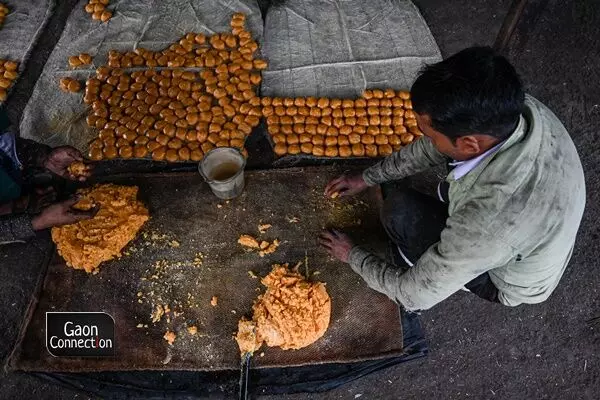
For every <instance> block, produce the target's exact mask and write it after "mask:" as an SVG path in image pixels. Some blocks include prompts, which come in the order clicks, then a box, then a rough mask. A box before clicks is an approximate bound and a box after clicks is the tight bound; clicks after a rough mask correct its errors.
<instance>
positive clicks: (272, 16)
mask: <svg viewBox="0 0 600 400" xmlns="http://www.w3.org/2000/svg"><path fill="white" fill-rule="evenodd" d="M264 30H265V33H264V35H265V42H264V46H263V54H264V55H265V58H266V59H267V60H269V68H268V69H267V70H266V71H264V72H263V82H262V86H261V90H262V94H263V95H265V96H284V97H294V96H328V97H348V98H353V97H357V96H360V94H361V92H362V91H363V90H364V89H366V88H393V89H407V88H410V86H411V85H412V83H413V81H414V79H415V78H416V75H417V73H418V72H419V70H420V69H421V68H422V67H423V66H424V65H425V64H429V63H434V62H438V61H440V60H441V55H440V51H439V49H438V47H437V44H436V42H435V40H434V38H433V35H432V34H431V32H430V31H429V28H428V26H427V24H426V23H425V20H424V19H423V17H422V16H421V14H420V13H419V10H418V9H417V8H416V7H415V5H414V4H413V3H412V2H411V1H409V0H371V1H363V0H344V1H341V0H301V1H286V2H281V3H280V4H279V5H274V6H273V7H271V8H270V9H269V11H268V12H267V15H266V19H265V28H264Z"/></svg>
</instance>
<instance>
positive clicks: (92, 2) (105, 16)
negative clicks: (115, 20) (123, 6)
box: [85, 0, 113, 22]
mask: <svg viewBox="0 0 600 400" xmlns="http://www.w3.org/2000/svg"><path fill="white" fill-rule="evenodd" d="M109 3H110V0H89V1H88V3H87V4H86V5H85V12H86V13H88V14H90V15H91V16H92V19H94V20H96V21H102V22H108V20H109V19H111V18H112V16H113V13H112V11H110V10H107V9H106V7H107V6H108V4H109Z"/></svg>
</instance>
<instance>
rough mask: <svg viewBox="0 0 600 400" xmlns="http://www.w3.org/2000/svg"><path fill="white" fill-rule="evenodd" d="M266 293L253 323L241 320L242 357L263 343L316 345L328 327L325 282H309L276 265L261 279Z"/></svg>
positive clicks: (290, 346)
mask: <svg viewBox="0 0 600 400" xmlns="http://www.w3.org/2000/svg"><path fill="white" fill-rule="evenodd" d="M262 284H263V285H264V286H266V288H267V290H266V292H265V293H264V294H263V295H261V296H259V297H258V299H257V300H256V302H255V303H254V306H253V308H252V310H253V312H254V315H253V317H252V321H248V320H246V319H241V320H240V321H239V323H238V333H237V335H236V340H237V342H238V345H239V347H240V351H241V353H242V354H244V353H248V352H250V353H252V352H254V351H256V350H258V349H259V348H260V346H261V345H262V343H263V341H264V342H265V343H266V344H267V346H269V347H274V346H279V347H281V348H282V349H283V350H288V349H300V348H302V347H306V346H308V345H310V344H312V343H314V342H315V341H316V340H317V339H319V338H320V337H321V336H323V334H324V333H325V331H326V330H327V327H328V326H329V318H330V316H331V299H330V298H329V295H328V294H327V291H326V290H325V284H324V283H322V282H309V281H307V280H305V279H304V277H303V276H302V275H300V274H299V273H298V272H296V271H292V270H290V269H288V265H287V264H283V265H278V264H276V265H274V266H273V270H272V271H271V273H270V274H269V275H267V276H266V277H264V278H263V279H262Z"/></svg>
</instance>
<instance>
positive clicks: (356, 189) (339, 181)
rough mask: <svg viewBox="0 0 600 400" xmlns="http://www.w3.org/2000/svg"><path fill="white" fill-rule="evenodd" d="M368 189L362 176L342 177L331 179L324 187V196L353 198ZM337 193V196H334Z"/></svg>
mask: <svg viewBox="0 0 600 400" xmlns="http://www.w3.org/2000/svg"><path fill="white" fill-rule="evenodd" d="M367 187H368V185H367V183H366V182H365V180H364V179H363V177H362V174H354V175H346V174H344V175H342V176H339V177H337V178H335V179H332V180H331V181H330V182H329V183H328V184H327V186H326V187H325V196H327V197H337V196H353V195H355V194H358V193H360V192H362V191H363V190H365V189H366V188H367ZM336 193H337V194H336Z"/></svg>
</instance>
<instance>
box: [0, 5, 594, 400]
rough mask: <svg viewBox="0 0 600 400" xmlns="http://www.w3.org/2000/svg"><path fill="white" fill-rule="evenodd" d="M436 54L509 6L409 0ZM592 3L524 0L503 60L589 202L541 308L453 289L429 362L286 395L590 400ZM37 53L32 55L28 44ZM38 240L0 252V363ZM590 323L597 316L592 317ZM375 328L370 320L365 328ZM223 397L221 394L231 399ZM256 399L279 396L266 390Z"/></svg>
mask: <svg viewBox="0 0 600 400" xmlns="http://www.w3.org/2000/svg"><path fill="white" fill-rule="evenodd" d="M414 1H415V3H416V4H417V5H418V6H419V8H420V9H421V11H422V13H423V15H424V17H425V19H426V20H427V22H428V23H429V25H430V27H431V30H432V32H433V34H434V36H435V38H436V40H437V41H438V44H439V46H440V48H441V50H442V54H443V55H449V54H452V53H453V52H455V51H457V50H460V49H461V48H463V47H467V46H470V45H473V44H492V43H493V40H494V38H495V36H496V33H497V31H498V29H499V27H500V25H501V23H502V19H503V18H504V15H505V12H506V10H507V8H508V6H509V4H510V3H511V2H510V1H508V0H502V1H492V0H480V1H477V2H472V1H466V0H460V1H453V2H451V3H450V2H446V1H441V0H414ZM58 3H60V5H59V6H58V10H57V13H56V15H55V16H54V17H53V21H51V23H50V24H49V29H48V32H47V33H46V34H45V35H44V36H43V37H42V40H41V41H40V43H39V45H38V49H36V52H35V54H34V57H33V58H32V59H31V60H30V62H29V64H28V67H27V72H26V79H21V82H20V83H19V85H18V87H17V91H16V93H15V94H14V95H13V98H12V99H11V101H10V103H9V111H10V114H11V118H12V119H13V120H17V119H18V117H19V115H20V112H21V111H22V107H23V105H24V99H26V98H27V93H29V92H30V91H31V89H32V87H33V84H34V79H35V77H36V76H37V74H39V72H40V71H41V68H42V67H43V64H44V62H45V59H46V57H47V55H48V54H49V49H51V46H52V43H53V41H56V39H57V38H58V36H60V32H61V30H62V27H63V26H62V25H63V24H64V19H65V18H66V16H67V15H68V13H69V11H70V7H71V3H73V1H72V0H69V1H60V2H58ZM599 39H600V3H599V2H598V1H595V0H570V1H569V0H567V1H559V0H530V1H529V3H528V6H527V8H526V10H525V14H524V16H523V19H522V20H521V22H520V23H519V25H518V26H517V30H516V32H515V35H514V37H513V39H512V41H511V42H510V45H509V49H508V51H507V55H508V56H509V57H510V59H511V61H512V62H513V63H514V64H515V66H516V67H517V69H518V71H519V72H520V73H521V74H522V77H523V80H524V81H525V83H526V85H527V89H528V92H529V93H531V94H533V95H534V96H535V97H537V98H538V99H540V100H541V101H543V102H544V103H545V104H547V105H548V106H549V107H550V108H552V109H553V110H554V112H555V113H556V114H557V115H558V116H559V118H560V119H561V120H562V121H563V122H564V124H565V126H566V127H567V129H568V130H569V132H570V133H571V135H572V137H573V139H574V141H575V144H576V146H577V149H578V151H579V154H580V156H581V159H582V162H583V166H584V170H585V173H586V183H587V191H588V195H587V209H586V212H585V215H584V221H583V223H582V226H581V229H580V234H579V239H578V241H577V244H576V247H575V252H574V255H573V258H572V261H571V264H570V266H569V268H568V269H567V271H566V273H565V276H564V277H563V279H562V282H561V284H560V285H559V286H558V288H557V290H556V292H555V293H554V294H553V295H552V297H551V298H550V299H549V300H548V301H547V302H545V303H543V304H540V305H533V306H520V307H517V308H506V307H502V306H500V305H497V304H489V303H485V302H483V301H481V300H479V299H477V298H476V297H475V296H473V295H470V294H468V293H464V292H459V293H457V294H455V295H453V296H452V297H451V298H449V299H448V300H446V301H445V302H443V303H442V304H439V305H438V306H436V307H434V308H433V309H431V310H428V311H425V312H423V313H422V316H421V318H422V322H423V325H424V327H425V330H426V335H427V338H428V340H429V344H430V354H429V356H428V357H426V358H424V359H421V360H419V361H415V362H412V363H408V364H404V365H400V366H398V367H394V368H390V369H387V370H384V371H381V372H379V373H376V374H373V375H370V376H368V377H365V378H362V379H359V380H357V381H354V382H352V383H351V384H348V385H345V386H343V387H340V388H338V389H335V390H332V391H329V392H326V393H322V394H319V395H307V394H297V395H290V396H284V397H283V398H289V399H312V398H318V399H356V398H361V399H396V398H403V399H413V398H414V399H417V398H418V399H428V398H435V399H459V398H460V399H464V398H474V399H494V398H498V399H526V398H534V399H596V398H598V392H599V390H600V365H599V364H600V333H599V330H600V323H598V319H597V318H598V317H600V295H599V293H598V282H600V269H599V268H598V261H597V260H598V259H599V256H600V254H599V253H600V250H599V248H598V246H597V242H598V236H599V234H600V228H599V227H598V226H597V224H596V221H598V219H599V217H600V185H599V182H598V180H599V178H598V177H599V176H600V173H599V172H600V171H599V169H600V167H599V165H600V162H599V161H600V146H599V145H598V140H599V139H600V137H599V136H600V133H599V127H600V94H599V93H598V82H599V81H600V72H599V69H598V65H600V52H599V50H598V45H597V42H598V40H599ZM37 50H39V51H37ZM43 245H44V240H41V239H40V240H39V241H36V242H34V243H32V244H30V245H28V246H25V245H16V246H11V248H10V251H7V250H5V249H3V250H2V252H0V264H2V268H0V312H1V314H2V315H3V319H2V320H1V321H0V332H1V333H2V336H3V338H4V340H3V341H1V342H0V359H3V358H5V357H6V356H7V352H8V351H9V349H10V347H11V344H12V341H13V340H14V335H15V334H16V329H17V328H18V325H19V319H20V318H21V316H22V314H23V312H24V310H25V307H26V305H27V302H28V299H29V296H30V293H31V291H32V290H33V286H34V283H35V282H34V279H35V276H36V271H37V267H36V265H35V263H34V260H35V259H36V252H39V251H41V250H40V246H43ZM595 318H596V320H595V321H596V322H594V319H595ZM374 328H375V327H374ZM24 393H27V394H28V396H29V397H32V398H33V397H36V398H42V399H63V398H64V399H73V398H88V396H86V395H85V394H82V393H77V392H74V391H71V390H65V389H62V388H60V387H58V386H55V385H51V384H48V383H45V382H41V381H39V380H37V379H35V378H31V377H28V376H25V375H21V374H8V375H7V374H5V373H4V372H2V373H0V399H12V398H17V397H22V396H23V394H24ZM223 397H225V398H230V397H231V394H224V395H223ZM265 398H282V396H277V397H275V396H273V397H265Z"/></svg>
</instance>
